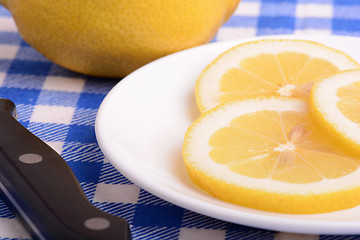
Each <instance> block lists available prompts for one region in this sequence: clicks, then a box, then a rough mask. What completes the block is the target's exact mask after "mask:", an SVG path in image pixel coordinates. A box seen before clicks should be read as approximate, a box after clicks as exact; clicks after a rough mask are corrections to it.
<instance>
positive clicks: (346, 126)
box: [309, 70, 360, 156]
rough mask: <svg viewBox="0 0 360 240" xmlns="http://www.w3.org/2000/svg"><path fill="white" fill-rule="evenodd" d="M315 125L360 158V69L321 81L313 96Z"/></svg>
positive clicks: (311, 97) (311, 103)
mask: <svg viewBox="0 0 360 240" xmlns="http://www.w3.org/2000/svg"><path fill="white" fill-rule="evenodd" d="M309 102H310V103H309V106H310V112H311V114H312V116H313V120H314V122H316V123H317V124H318V126H319V127H320V128H321V129H323V131H325V132H326V133H327V134H329V137H331V138H334V139H335V140H336V141H337V143H338V144H339V145H341V146H343V147H344V148H347V149H348V150H351V151H353V153H354V154H357V155H358V156H360V155H359V154H360V111H359V109H360V70H348V71H343V72H340V73H338V74H336V75H334V76H331V77H329V78H326V79H323V80H321V81H319V82H317V83H316V84H315V85H314V87H313V89H312V91H311V94H310V101H309Z"/></svg>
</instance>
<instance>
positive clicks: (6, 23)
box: [0, 17, 17, 32]
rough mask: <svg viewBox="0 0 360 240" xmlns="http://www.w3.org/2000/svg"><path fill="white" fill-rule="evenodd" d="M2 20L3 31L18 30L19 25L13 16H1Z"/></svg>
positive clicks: (1, 27)
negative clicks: (17, 25)
mask: <svg viewBox="0 0 360 240" xmlns="http://www.w3.org/2000/svg"><path fill="white" fill-rule="evenodd" d="M0 22H1V24H0V31H1V32H17V27H16V24H15V21H14V19H13V18H10V17H0Z"/></svg>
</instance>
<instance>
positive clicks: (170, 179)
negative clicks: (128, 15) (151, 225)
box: [96, 36, 360, 234]
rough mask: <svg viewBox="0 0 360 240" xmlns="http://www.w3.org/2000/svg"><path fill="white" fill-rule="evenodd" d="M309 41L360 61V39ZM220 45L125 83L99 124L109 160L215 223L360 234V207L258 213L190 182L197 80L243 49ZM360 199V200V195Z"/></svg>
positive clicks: (165, 61)
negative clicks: (187, 138)
mask: <svg viewBox="0 0 360 240" xmlns="http://www.w3.org/2000/svg"><path fill="white" fill-rule="evenodd" d="M274 37H275V38H298V39H299V38H302V39H310V40H313V41H318V42H321V43H324V44H326V45H328V46H332V47H334V48H337V49H340V50H343V51H344V52H346V53H348V54H349V55H351V56H352V57H353V58H354V59H355V60H357V61H359V60H360V47H359V46H360V38H351V37H340V36H337V37H335V36H323V37H320V36H272V37H267V38H274ZM249 40H254V39H242V40H239V41H231V42H218V43H212V44H207V45H203V46H200V47H196V48H192V49H188V50H185V51H182V52H178V53H175V54H172V55H169V56H167V57H164V58H162V59H159V60H157V61H154V62H152V63H150V64H148V65H146V66H144V67H142V68H140V69H138V70H137V71H135V72H133V73H132V74H130V75H129V76H127V77H126V78H124V79H123V80H122V81H120V82H119V83H118V84H117V85H116V86H115V87H114V88H113V89H112V90H111V91H110V93H109V94H108V95H107V96H106V98H105V99H104V101H103V103H102V104H101V106H100V109H99V112H98V115H97V118H96V136H97V139H98V142H99V145H100V147H101V149H102V151H103V152H104V154H105V156H106V158H107V159H108V160H109V161H110V162H111V163H112V164H113V165H114V166H115V167H116V168H117V169H118V170H119V171H120V172H121V173H122V174H123V175H125V176H126V177H127V178H129V179H130V180H131V181H133V182H134V183H136V184H137V185H138V186H140V187H142V188H144V189H146V190H147V191H149V192H151V193H153V194H154V195H157V196H159V197H161V198H163V199H165V200H167V201H169V202H172V203H174V204H176V205H178V206H181V207H184V208H187V209H190V210H193V211H195V212H198V213H202V214H204V215H208V216H211V217H214V218H218V219H222V220H226V221H230V222H233V223H238V224H243V225H247V226H252V227H258V228H264V229H270V230H275V231H286V232H297V233H308V234H359V233H360V207H356V208H353V209H348V210H343V211H338V212H332V213H326V214H314V215H291V214H278V213H271V212H264V211H258V210H254V209H249V208H244V207H241V206H237V205H233V204H230V203H226V202H223V201H220V200H218V199H216V198H213V197H211V196H209V195H208V194H207V193H205V192H203V191H202V190H200V189H199V188H197V187H196V186H195V185H194V184H193V183H192V182H191V181H190V180H189V178H188V176H187V173H186V170H185V167H184V164H183V160H182V156H181V148H182V144H183V137H184V134H185V131H186V129H187V128H188V127H189V126H190V125H191V123H192V122H193V121H194V120H195V119H196V118H197V117H198V116H199V112H198V110H197V107H196V103H195V97H194V85H195V81H196V79H197V77H198V75H199V74H200V72H201V71H202V69H203V68H204V67H205V66H206V65H207V64H209V63H210V62H211V61H212V60H213V59H214V58H215V57H216V56H218V55H219V54H220V53H221V52H223V51H225V50H226V49H228V48H230V47H232V46H234V45H235V44H238V43H241V42H245V41H249ZM359 197H360V196H359Z"/></svg>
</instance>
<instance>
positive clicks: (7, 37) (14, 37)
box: [0, 32, 21, 58]
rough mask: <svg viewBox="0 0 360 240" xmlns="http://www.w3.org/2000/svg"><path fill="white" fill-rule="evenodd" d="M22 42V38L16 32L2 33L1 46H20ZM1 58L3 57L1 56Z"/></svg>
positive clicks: (0, 34)
mask: <svg viewBox="0 0 360 240" xmlns="http://www.w3.org/2000/svg"><path fill="white" fill-rule="evenodd" d="M20 42H21V36H20V34H19V33H16V32H0V44H9V45H16V46H18V45H19V44H20ZM0 58H1V55H0Z"/></svg>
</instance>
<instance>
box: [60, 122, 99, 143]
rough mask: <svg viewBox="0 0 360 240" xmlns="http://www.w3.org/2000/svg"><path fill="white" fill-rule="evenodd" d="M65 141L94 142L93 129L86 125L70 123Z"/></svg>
mask: <svg viewBox="0 0 360 240" xmlns="http://www.w3.org/2000/svg"><path fill="white" fill-rule="evenodd" d="M66 142H81V143H96V136H95V129H94V127H93V126H88V125H70V126H69V131H68V133H67V136H66Z"/></svg>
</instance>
